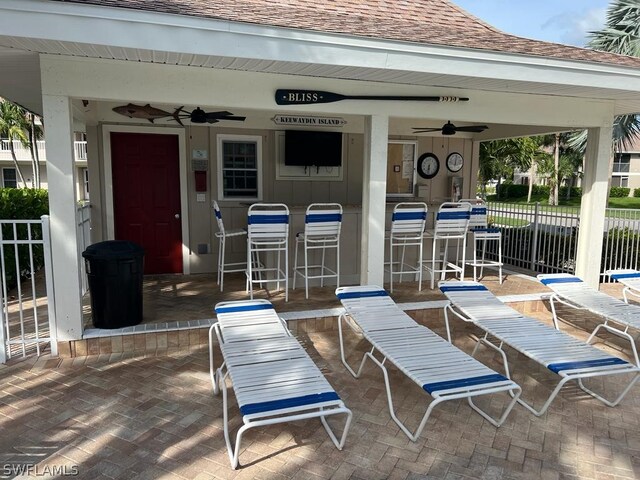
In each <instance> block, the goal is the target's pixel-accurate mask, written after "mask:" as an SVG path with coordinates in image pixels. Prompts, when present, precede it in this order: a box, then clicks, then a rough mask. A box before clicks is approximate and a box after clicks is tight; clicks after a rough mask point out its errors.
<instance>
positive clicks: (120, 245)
mask: <svg viewBox="0 0 640 480" xmlns="http://www.w3.org/2000/svg"><path fill="white" fill-rule="evenodd" d="M143 255H144V249H143V248H142V247H141V246H140V245H138V244H137V243H134V242H130V241H128V240H107V241H106V242H98V243H94V244H93V245H89V246H88V247H87V249H86V250H85V251H84V252H82V256H83V257H84V258H88V259H91V258H104V259H109V258H131V257H138V256H143Z"/></svg>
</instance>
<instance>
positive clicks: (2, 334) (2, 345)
mask: <svg viewBox="0 0 640 480" xmlns="http://www.w3.org/2000/svg"><path fill="white" fill-rule="evenodd" d="M0 255H1V253H0ZM6 322H8V320H7V318H6V317H5V315H4V296H3V295H2V289H1V288H0V364H2V363H7V347H8V345H7V336H6V332H7V325H5V323H6Z"/></svg>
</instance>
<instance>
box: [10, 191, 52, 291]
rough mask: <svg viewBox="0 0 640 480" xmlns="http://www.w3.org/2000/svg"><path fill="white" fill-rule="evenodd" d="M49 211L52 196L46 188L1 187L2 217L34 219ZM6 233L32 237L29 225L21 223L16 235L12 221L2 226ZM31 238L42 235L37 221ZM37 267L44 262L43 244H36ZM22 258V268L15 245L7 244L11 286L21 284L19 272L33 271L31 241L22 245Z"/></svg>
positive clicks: (19, 252)
mask: <svg viewBox="0 0 640 480" xmlns="http://www.w3.org/2000/svg"><path fill="white" fill-rule="evenodd" d="M48 213H49V196H48V192H47V191H46V190H35V189H27V188H0V219H2V220H34V219H39V218H40V217H41V216H42V215H46V214H48ZM2 237H3V238H4V239H6V240H13V239H14V238H17V239H19V240H26V239H28V227H27V225H18V226H17V228H16V232H15V235H14V231H13V227H12V226H11V225H4V226H3V227H2ZM31 239H32V240H41V239H42V228H41V227H40V226H39V225H37V226H34V227H32V229H31ZM32 253H33V262H34V266H33V267H34V270H38V269H40V268H41V267H42V266H43V265H44V251H43V249H42V245H33V246H32ZM18 262H19V265H20V271H17V270H18V269H17V268H16V255H15V247H14V246H13V245H5V246H4V265H5V272H6V279H7V288H13V287H15V286H16V285H17V280H18V276H19V277H20V278H27V277H28V276H29V274H30V273H31V272H30V271H29V270H27V267H28V265H29V263H30V252H29V246H28V245H20V246H18Z"/></svg>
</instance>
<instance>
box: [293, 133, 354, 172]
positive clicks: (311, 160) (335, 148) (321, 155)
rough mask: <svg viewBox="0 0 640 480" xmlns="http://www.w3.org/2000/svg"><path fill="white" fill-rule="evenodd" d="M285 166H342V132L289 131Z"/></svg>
mask: <svg viewBox="0 0 640 480" xmlns="http://www.w3.org/2000/svg"><path fill="white" fill-rule="evenodd" d="M284 164H285V165H295V166H301V167H310V166H314V167H339V166H340V165H342V132H320V131H305V130H287V131H286V132H285V136H284Z"/></svg>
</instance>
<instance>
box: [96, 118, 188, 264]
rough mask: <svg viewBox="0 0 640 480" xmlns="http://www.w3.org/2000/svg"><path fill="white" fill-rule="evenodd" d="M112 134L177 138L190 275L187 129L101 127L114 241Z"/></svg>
mask: <svg viewBox="0 0 640 480" xmlns="http://www.w3.org/2000/svg"><path fill="white" fill-rule="evenodd" d="M111 132H125V133H153V134H157V135H177V136H178V163H179V170H180V211H181V213H180V222H181V226H182V272H183V273H184V274H185V275H188V274H189V273H190V272H191V268H190V266H189V198H188V195H187V158H186V151H187V147H186V135H185V131H184V128H169V127H145V126H141V125H102V156H103V159H104V191H105V214H106V221H107V238H108V239H114V238H115V222H114V211H113V170H112V168H113V167H112V163H111Z"/></svg>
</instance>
